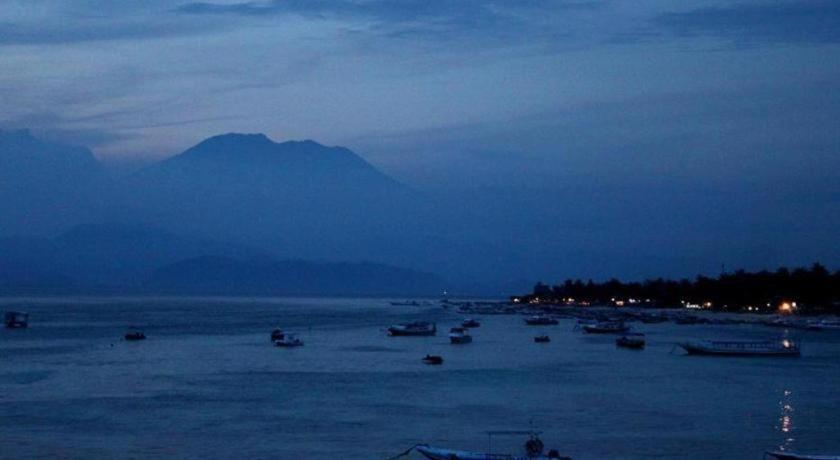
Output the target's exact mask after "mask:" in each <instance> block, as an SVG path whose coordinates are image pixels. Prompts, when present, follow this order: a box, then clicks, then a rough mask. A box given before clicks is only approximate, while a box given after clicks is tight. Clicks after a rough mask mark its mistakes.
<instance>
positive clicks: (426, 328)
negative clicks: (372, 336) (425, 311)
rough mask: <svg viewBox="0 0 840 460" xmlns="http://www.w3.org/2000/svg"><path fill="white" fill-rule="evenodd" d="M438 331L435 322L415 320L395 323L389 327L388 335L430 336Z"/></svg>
mask: <svg viewBox="0 0 840 460" xmlns="http://www.w3.org/2000/svg"><path fill="white" fill-rule="evenodd" d="M436 333H437V326H436V325H435V323H430V322H427V321H414V322H413V323H402V324H395V325H393V326H391V327H389V328H388V335H390V336H392V337H396V336H428V335H435V334H436Z"/></svg>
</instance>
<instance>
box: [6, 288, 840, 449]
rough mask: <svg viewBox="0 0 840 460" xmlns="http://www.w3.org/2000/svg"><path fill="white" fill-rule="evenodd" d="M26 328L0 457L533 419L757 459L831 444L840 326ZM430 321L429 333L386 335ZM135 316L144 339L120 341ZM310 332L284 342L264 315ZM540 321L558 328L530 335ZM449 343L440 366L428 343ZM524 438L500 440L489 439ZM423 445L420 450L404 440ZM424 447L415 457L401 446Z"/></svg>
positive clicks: (349, 312)
mask: <svg viewBox="0 0 840 460" xmlns="http://www.w3.org/2000/svg"><path fill="white" fill-rule="evenodd" d="M13 305H14V306H15V307H16V308H18V307H19V308H23V309H26V310H28V311H29V312H30V314H31V324H30V328H29V329H26V330H5V329H4V330H2V331H0V362H1V364H0V457H3V458H18V457H24V456H25V457H36V456H39V457H62V458H113V457H140V456H142V457H180V458H199V457H210V458H266V457H275V458H311V459H334V458H387V457H390V456H392V455H396V454H398V453H399V452H401V451H403V450H405V449H407V448H408V447H410V446H412V445H414V444H415V443H420V442H427V443H430V444H436V445H441V446H446V447H452V448H463V449H474V450H485V448H486V447H487V437H486V435H485V431H487V430H521V429H528V428H529V427H530V426H531V425H532V426H533V427H534V428H536V429H539V430H542V431H543V432H544V434H543V436H542V438H543V440H544V441H545V443H546V446H547V447H549V448H557V449H558V450H559V451H560V453H561V454H563V455H569V456H572V457H573V458H575V459H584V460H585V459H643V458H645V459H649V458H662V459H669V458H685V459H706V458H732V459H743V458H761V454H762V452H763V451H764V450H768V449H776V448H780V447H782V448H785V449H789V450H796V451H800V452H831V451H840V436H838V434H840V418H838V417H837V414H838V413H840V392H838V391H837V382H840V362H838V360H837V359H836V356H838V354H840V333H838V332H819V333H807V334H805V335H804V337H803V339H804V341H803V352H802V357H801V358H798V359H750V358H743V359H742V358H728V359H715V358H703V357H693V356H686V355H684V354H683V353H681V352H677V351H674V352H673V353H672V348H673V344H674V342H676V341H681V340H686V339H701V338H713V337H721V338H740V339H745V338H765V337H775V336H777V335H778V334H779V333H780V330H778V329H771V328H767V327H764V326H757V325H726V326H720V325H715V326H713V325H690V326H679V325H675V324H673V323H664V324H649V325H648V324H640V323H633V324H634V327H635V328H637V329H638V330H640V331H643V332H645V333H646V334H647V341H648V346H647V348H646V349H645V350H643V351H631V350H624V349H616V347H615V345H614V342H613V339H614V337H612V336H605V337H601V336H586V335H583V334H581V333H580V332H575V331H573V330H572V329H573V326H574V322H573V321H572V320H561V323H560V325H558V326H548V327H540V328H537V327H528V326H525V325H524V324H523V322H522V320H521V318H520V317H519V316H485V317H481V318H480V320H481V322H482V325H481V327H480V328H478V329H474V330H473V336H474V338H475V340H474V342H473V343H472V344H469V345H464V346H453V345H450V344H449V343H448V339H447V337H446V334H445V331H446V330H448V327H451V326H454V325H456V324H457V323H459V322H460V320H461V319H463V315H459V314H457V313H455V312H453V311H451V310H444V309H441V308H440V307H439V306H437V305H436V304H435V305H433V306H427V307H395V306H390V305H389V303H388V302H387V301H385V300H381V299H319V298H310V299H288V298H282V299H281V298H261V299H250V298H213V299H210V298H181V299H174V298H172V299H169V298H83V299H78V298H50V299H34V300H33V299H29V300H26V299H23V300H22V299H4V300H2V301H0V309H2V310H8V309H11V308H13V307H12V306H13ZM413 319H429V320H434V321H436V322H437V324H438V331H439V332H438V335H437V336H436V337H426V338H392V337H388V336H387V335H386V333H385V330H384V329H385V328H386V327H387V326H388V325H390V324H392V323H395V322H400V321H406V320H413ZM130 325H136V326H138V327H141V328H143V330H144V331H145V332H146V335H147V336H148V339H147V340H145V341H143V342H140V343H131V342H125V341H123V340H121V337H122V334H123V332H124V331H125V329H126V328H127V327H128V326H130ZM278 326H279V327H282V328H283V329H284V330H288V331H291V332H298V333H299V334H300V336H301V338H302V339H303V340H304V341H305V346H303V347H300V348H297V349H281V348H275V347H274V346H272V344H271V343H270V341H269V332H270V331H271V330H272V329H273V328H275V327H278ZM539 333H547V334H549V335H550V336H551V338H552V342H551V343H548V344H535V343H533V340H532V338H533V336H534V335H537V334H539ZM427 353H432V354H440V355H442V356H443V357H444V359H445V362H444V364H443V365H442V366H438V367H434V366H426V365H424V364H422V363H421V361H420V358H421V357H423V356H424V355H425V354H427ZM524 441H525V439H520V438H519V437H511V438H506V437H497V438H494V439H493V448H494V450H495V451H498V452H515V453H518V452H519V450H520V448H521V444H522V443H523V442H524ZM414 455H416V454H414ZM411 458H419V457H411Z"/></svg>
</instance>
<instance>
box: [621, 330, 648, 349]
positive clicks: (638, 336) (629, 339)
mask: <svg viewBox="0 0 840 460" xmlns="http://www.w3.org/2000/svg"><path fill="white" fill-rule="evenodd" d="M615 345H616V346H618V347H622V348H633V349H636V350H640V349H642V348H644V347H645V335H644V334H642V333H640V332H635V333H628V334H624V335H622V336H621V337H619V338H617V339H615Z"/></svg>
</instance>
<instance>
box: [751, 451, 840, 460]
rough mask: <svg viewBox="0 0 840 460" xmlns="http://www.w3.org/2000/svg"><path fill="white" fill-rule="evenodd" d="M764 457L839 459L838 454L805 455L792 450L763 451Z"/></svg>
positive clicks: (796, 459) (806, 459) (807, 459)
mask: <svg viewBox="0 0 840 460" xmlns="http://www.w3.org/2000/svg"><path fill="white" fill-rule="evenodd" d="M764 458H775V459H777V460H840V455H807V454H796V453H793V452H782V451H774V452H765V453H764Z"/></svg>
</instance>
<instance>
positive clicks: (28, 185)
mask: <svg viewBox="0 0 840 460" xmlns="http://www.w3.org/2000/svg"><path fill="white" fill-rule="evenodd" d="M104 180H105V176H104V174H103V172H102V168H101V167H100V165H99V163H98V162H97V160H96V158H95V157H94V156H93V154H92V153H91V152H90V150H88V149H86V148H84V147H77V146H72V145H64V144H58V143H52V142H47V141H43V140H40V139H37V138H35V137H33V136H32V134H31V133H30V132H29V131H26V130H20V131H0V216H2V218H0V235H11V234H27V235H49V234H52V233H55V232H56V231H60V230H62V229H66V228H67V227H68V226H71V225H73V224H76V223H79V222H84V221H85V220H87V219H90V218H92V217H93V216H94V215H95V214H96V212H97V211H98V209H99V208H98V205H99V203H100V202H101V200H102V199H103V197H102V196H101V195H99V194H98V193H97V192H98V191H99V190H101V187H102V186H103V181H104Z"/></svg>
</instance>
